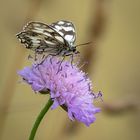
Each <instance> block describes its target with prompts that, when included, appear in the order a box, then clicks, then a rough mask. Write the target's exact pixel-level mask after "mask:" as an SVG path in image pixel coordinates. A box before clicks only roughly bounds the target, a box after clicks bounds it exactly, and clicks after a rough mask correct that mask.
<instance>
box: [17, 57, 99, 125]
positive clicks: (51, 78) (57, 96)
mask: <svg viewBox="0 0 140 140" xmlns="http://www.w3.org/2000/svg"><path fill="white" fill-rule="evenodd" d="M60 63H61V62H60V60H59V59H57V58H56V57H47V58H46V59H45V60H44V62H43V63H41V64H39V65H35V64H33V65H32V67H25V68H24V69H23V70H21V71H19V72H18V74H19V75H20V76H21V77H22V78H23V79H24V80H25V81H26V82H27V83H28V84H29V85H31V87H32V89H33V90H34V91H35V92H44V91H48V90H49V91H50V96H51V99H52V100H53V101H54V103H53V105H52V109H55V108H56V107H58V106H65V107H66V108H67V109H66V110H67V112H68V116H69V118H70V119H71V120H78V121H80V122H83V123H84V124H85V125H87V126H89V125H90V124H91V123H93V122H94V121H95V116H94V114H95V113H97V112H99V111H100V109H99V108H96V107H95V106H94V105H93V100H94V96H93V95H94V94H92V91H91V88H92V87H91V81H90V80H89V79H88V78H87V76H86V74H85V73H84V72H82V71H81V70H80V69H79V68H78V67H77V66H76V65H73V66H72V65H71V63H70V62H69V61H63V62H62V63H61V69H60V70H59V71H58V69H59V68H60Z"/></svg>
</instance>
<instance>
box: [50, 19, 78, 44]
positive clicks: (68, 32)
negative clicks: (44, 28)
mask: <svg viewBox="0 0 140 140" xmlns="http://www.w3.org/2000/svg"><path fill="white" fill-rule="evenodd" d="M50 26H51V27H53V28H54V29H55V30H56V31H57V32H58V33H59V34H60V35H61V36H63V37H64V39H65V40H66V41H67V42H68V44H74V42H75V40H76V33H75V27H74V25H73V24H72V23H71V22H69V21H64V20H61V21H57V22H54V23H52V24H51V25H50Z"/></svg>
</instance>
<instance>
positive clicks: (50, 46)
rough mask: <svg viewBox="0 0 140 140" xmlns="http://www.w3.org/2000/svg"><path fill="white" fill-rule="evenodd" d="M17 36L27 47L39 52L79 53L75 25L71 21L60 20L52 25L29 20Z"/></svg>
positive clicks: (62, 54)
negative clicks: (76, 44)
mask: <svg viewBox="0 0 140 140" xmlns="http://www.w3.org/2000/svg"><path fill="white" fill-rule="evenodd" d="M16 36H17V38H18V39H19V40H20V42H21V43H23V44H24V45H25V47H26V48H27V49H31V50H33V51H35V53H37V54H42V53H46V52H47V53H49V54H50V55H54V56H57V55H58V56H69V55H73V54H77V53H79V52H78V51H77V50H76V46H75V45H74V43H75V40H76V33H75V27H74V25H73V24H72V23H71V22H69V21H65V20H60V21H57V22H54V23H52V24H51V25H47V24H44V23H41V22H29V23H28V24H27V25H26V26H24V28H23V30H22V31H21V32H20V33H18V34H17V35H16Z"/></svg>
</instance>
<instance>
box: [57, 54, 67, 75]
mask: <svg viewBox="0 0 140 140" xmlns="http://www.w3.org/2000/svg"><path fill="white" fill-rule="evenodd" d="M64 60H65V56H63V58H62V60H61V61H59V63H60V64H59V66H58V71H57V73H56V74H58V72H59V71H61V70H62V67H61V64H62V62H63V61H64Z"/></svg>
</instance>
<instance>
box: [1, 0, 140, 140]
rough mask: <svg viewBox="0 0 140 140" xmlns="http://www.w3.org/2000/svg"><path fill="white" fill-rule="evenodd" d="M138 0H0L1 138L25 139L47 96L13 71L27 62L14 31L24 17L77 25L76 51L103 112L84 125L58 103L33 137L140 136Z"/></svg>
mask: <svg viewBox="0 0 140 140" xmlns="http://www.w3.org/2000/svg"><path fill="white" fill-rule="evenodd" d="M139 13H140V1H139V0H123V1H122V0H11V1H10V0H0V18H1V19H0V66H1V67H0V140H27V139H28V136H29V133H30V130H31V128H32V125H33V123H34V121H35V119H36V116H37V115H38V113H39V112H40V110H41V108H42V107H43V105H44V104H45V103H46V101H47V99H48V97H47V96H45V95H39V94H34V92H33V91H32V90H31V88H30V87H29V86H28V85H26V84H19V82H18V81H19V78H18V75H17V71H18V70H19V69H22V68H23V67H24V66H26V65H28V64H29V62H28V60H27V56H28V54H29V53H30V51H28V50H26V49H25V48H24V47H23V46H22V45H21V44H20V43H19V41H18V40H17V39H16V37H15V34H16V33H17V32H19V31H20V30H21V29H22V26H23V25H24V24H26V23H27V22H28V21H40V22H44V23H48V24H50V23H52V22H55V21H57V20H61V19H64V20H69V21H72V22H73V23H74V24H75V26H76V32H77V42H76V43H77V44H80V43H85V42H88V41H93V42H94V43H93V44H92V45H89V46H81V47H79V48H78V50H79V51H81V56H82V57H83V59H84V60H85V61H88V62H89V64H87V65H86V67H85V70H86V72H88V73H89V76H90V78H91V80H92V81H93V87H94V89H93V90H94V91H95V92H98V91H99V90H101V91H102V92H103V100H104V102H100V101H97V104H98V105H99V106H101V108H102V112H101V113H99V114H97V115H96V117H97V121H96V122H95V123H94V124H92V125H91V126H90V127H89V128H87V127H86V126H84V125H83V124H80V123H75V122H71V121H70V120H69V119H68V116H67V114H66V112H65V111H63V110H62V109H61V108H57V109H56V110H53V111H49V113H48V114H47V115H46V116H45V118H44V120H43V121H42V123H41V125H40V127H39V129H38V131H37V135H36V137H35V139H36V140H103V139H104V140H139V139H140V133H139V132H140V120H139V119H140V106H139V105H140V102H139V100H140V56H139V53H140V16H139Z"/></svg>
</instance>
